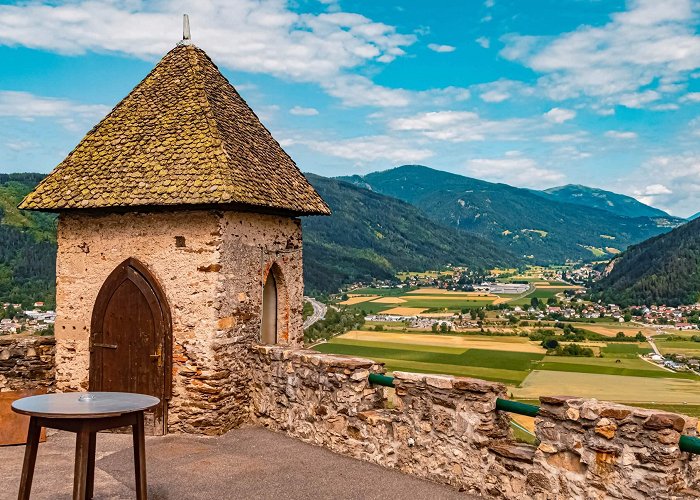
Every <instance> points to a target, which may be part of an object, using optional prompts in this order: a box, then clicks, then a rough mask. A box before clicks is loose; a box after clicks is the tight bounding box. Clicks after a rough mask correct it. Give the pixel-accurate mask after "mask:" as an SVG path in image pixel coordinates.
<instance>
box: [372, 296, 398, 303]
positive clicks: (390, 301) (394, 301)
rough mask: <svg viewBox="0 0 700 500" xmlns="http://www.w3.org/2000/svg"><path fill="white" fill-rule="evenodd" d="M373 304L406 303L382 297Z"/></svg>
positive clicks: (394, 298) (395, 298)
mask: <svg viewBox="0 0 700 500" xmlns="http://www.w3.org/2000/svg"><path fill="white" fill-rule="evenodd" d="M372 302H376V303H377V304H403V303H404V302H406V301H405V300H404V299H400V298H398V297H381V298H379V299H376V300H373V301H372Z"/></svg>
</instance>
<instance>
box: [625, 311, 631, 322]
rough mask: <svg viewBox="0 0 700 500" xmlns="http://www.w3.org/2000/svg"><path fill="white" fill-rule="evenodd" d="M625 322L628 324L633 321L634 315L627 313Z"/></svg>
mask: <svg viewBox="0 0 700 500" xmlns="http://www.w3.org/2000/svg"><path fill="white" fill-rule="evenodd" d="M624 320H625V322H626V323H629V322H630V321H632V315H631V314H630V313H625V316H624Z"/></svg>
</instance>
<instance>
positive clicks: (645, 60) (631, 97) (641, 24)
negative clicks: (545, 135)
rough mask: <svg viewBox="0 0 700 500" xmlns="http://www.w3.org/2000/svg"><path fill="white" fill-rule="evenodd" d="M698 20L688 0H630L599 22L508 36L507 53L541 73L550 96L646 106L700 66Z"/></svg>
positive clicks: (680, 86) (676, 89) (680, 85)
mask: <svg viewBox="0 0 700 500" xmlns="http://www.w3.org/2000/svg"><path fill="white" fill-rule="evenodd" d="M694 21H695V19H694V13H693V7H692V4H691V1H690V0H665V1H663V2H659V1H657V0H636V1H632V0H631V1H629V2H628V9H627V10H626V11H624V12H619V13H615V14H613V15H612V16H611V19H610V21H609V22H608V23H607V24H605V25H603V26H600V27H597V26H581V27H579V28H578V29H577V30H575V31H572V32H569V33H565V34H563V35H560V36H558V37H534V36H521V35H509V36H506V37H504V39H503V41H504V42H505V43H506V47H505V48H504V49H503V51H502V55H503V56H504V57H506V58H508V59H510V60H514V61H519V62H521V63H523V64H525V65H526V66H527V67H529V68H531V69H533V70H535V71H537V72H540V73H542V74H543V76H542V78H541V79H540V81H539V85H540V87H542V88H543V89H544V90H545V92H546V93H547V94H548V95H549V96H550V97H551V98H553V99H558V100H563V99H569V98H576V97H580V96H589V97H592V98H594V99H595V100H594V101H593V102H595V103H597V104H601V103H602V104H604V105H608V106H610V105H615V104H621V105H624V106H632V107H642V106H646V105H648V104H649V103H651V102H653V101H656V100H658V99H659V98H660V97H662V96H663V95H669V94H673V93H676V92H679V91H680V90H681V89H683V88H684V83H685V81H686V80H687V79H688V77H689V75H690V74H691V73H692V72H693V70H695V69H696V68H698V67H700V36H698V35H697V34H696V33H695V26H694ZM642 89H644V90H643V91H642ZM652 92H655V93H656V94H654V93H652Z"/></svg>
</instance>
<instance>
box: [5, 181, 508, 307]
mask: <svg viewBox="0 0 700 500" xmlns="http://www.w3.org/2000/svg"><path fill="white" fill-rule="evenodd" d="M308 177H309V180H310V181H311V182H312V183H313V184H314V186H315V187H316V188H317V189H318V191H319V192H320V193H321V196H323V198H324V199H325V200H326V201H327V202H328V203H329V204H330V206H331V208H332V209H333V211H334V213H333V215H332V216H331V217H306V218H304V222H303V225H304V271H305V278H306V287H307V290H309V291H312V290H315V291H321V292H328V291H335V290H337V289H338V288H339V287H340V286H342V285H343V284H347V283H351V282H353V281H356V280H358V279H367V280H368V279H372V278H390V277H392V276H394V274H395V273H396V272H397V271H401V270H417V271H420V270H426V269H432V268H434V267H435V266H443V265H446V264H450V263H451V264H464V265H469V266H472V267H474V268H478V269H486V268H488V267H490V266H497V265H503V266H511V265H516V264H517V263H519V262H520V261H519V260H518V259H517V258H515V257H514V256H513V255H512V254H510V253H509V252H507V251H506V252H504V251H502V250H500V249H499V248H498V247H497V246H495V245H494V244H493V243H491V242H488V241H485V240H483V239H482V238H479V237H478V236H471V235H468V234H465V233H462V232H460V231H457V230H455V229H452V228H449V227H444V226H441V225H439V224H437V223H435V222H433V221H431V220H430V219H428V218H427V217H425V216H424V215H423V214H421V213H420V211H419V210H418V209H416V208H415V207H413V206H411V205H409V204H407V203H404V202H402V201H400V200H396V199H393V198H389V197H387V196H383V195H380V194H377V193H372V192H370V191H367V190H365V189H360V188H358V187H355V186H352V185H350V184H346V183H342V182H339V181H337V180H333V179H327V178H324V177H319V176H315V175H308ZM41 178H42V176H41V175H39V174H12V175H9V176H8V175H3V176H0V213H1V214H2V219H1V220H2V223H0V238H2V239H1V240H0V241H2V244H0V302H22V303H24V304H25V305H29V304H30V303H32V302H34V301H36V300H40V301H44V302H47V303H49V304H53V302H54V285H55V258H56V243H55V241H56V237H55V216H53V215H50V214H42V213H35V212H27V211H19V210H17V208H16V206H17V204H18V203H19V202H20V201H21V199H22V197H23V196H24V195H25V194H26V193H28V192H29V190H30V189H31V188H32V187H33V186H34V185H36V184H37V183H38V181H39V180H40V179H41Z"/></svg>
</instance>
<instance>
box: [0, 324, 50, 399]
mask: <svg viewBox="0 0 700 500" xmlns="http://www.w3.org/2000/svg"><path fill="white" fill-rule="evenodd" d="M55 345H56V342H55V341H54V338H53V337H25V336H19V335H9V336H3V337H0V392H5V391H24V390H27V389H46V390H47V391H52V390H53V388H54V354H55V350H56V348H55Z"/></svg>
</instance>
